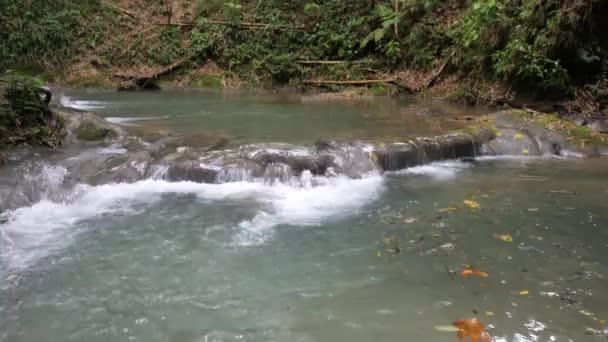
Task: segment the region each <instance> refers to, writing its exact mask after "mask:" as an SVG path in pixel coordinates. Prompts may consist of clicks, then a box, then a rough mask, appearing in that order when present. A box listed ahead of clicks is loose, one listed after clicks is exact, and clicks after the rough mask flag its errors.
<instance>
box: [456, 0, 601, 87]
mask: <svg viewBox="0 0 608 342" xmlns="http://www.w3.org/2000/svg"><path fill="white" fill-rule="evenodd" d="M607 14H608V10H607V7H606V5H605V4H602V3H601V1H596V0H591V1H583V0H549V1H535V0H503V1H499V0H489V1H486V0H476V1H473V4H472V6H471V7H470V8H469V9H468V11H466V13H465V15H464V16H463V17H462V18H461V19H460V20H459V23H458V26H457V27H455V28H454V29H453V30H452V37H453V38H454V40H455V42H456V44H457V47H458V48H459V50H460V56H461V58H462V62H463V66H465V67H466V68H470V69H473V68H474V69H475V70H477V72H478V73H479V74H482V75H483V74H489V75H491V76H493V77H495V78H497V79H501V80H504V81H505V82H507V83H509V84H512V85H516V86H518V87H526V88H531V89H537V90H540V91H542V92H558V93H567V92H569V91H570V87H571V86H572V85H573V83H572V82H577V81H578V82H587V81H589V80H590V77H589V76H593V75H597V74H598V73H601V70H602V63H601V61H603V60H606V58H607V57H608V56H607V53H608V50H607V47H608V46H607V44H606V42H607V38H606V37H605V35H602V34H600V33H599V32H601V31H602V28H603V25H604V24H603V23H602V21H603V20H605V19H602V18H605V16H606V15H607ZM604 68H605V66H604ZM581 70H584V71H585V72H583V73H581V72H580V71H581Z"/></svg>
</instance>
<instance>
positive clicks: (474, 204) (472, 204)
mask: <svg viewBox="0 0 608 342" xmlns="http://www.w3.org/2000/svg"><path fill="white" fill-rule="evenodd" d="M462 204H464V205H466V206H467V207H469V208H471V209H479V208H481V206H480V205H479V203H477V202H475V201H473V200H464V201H462Z"/></svg>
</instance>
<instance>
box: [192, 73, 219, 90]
mask: <svg viewBox="0 0 608 342" xmlns="http://www.w3.org/2000/svg"><path fill="white" fill-rule="evenodd" d="M190 85H191V86H193V87H198V88H214V89H221V88H224V87H225V79H224V75H211V74H204V75H199V76H196V77H195V78H194V79H192V81H191V82H190Z"/></svg>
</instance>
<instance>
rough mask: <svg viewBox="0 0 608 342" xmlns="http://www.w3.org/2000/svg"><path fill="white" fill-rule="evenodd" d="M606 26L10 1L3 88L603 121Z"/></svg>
mask: <svg viewBox="0 0 608 342" xmlns="http://www.w3.org/2000/svg"><path fill="white" fill-rule="evenodd" d="M607 15H608V1H605V0H547V1H536V0H448V1H438V0H317V1H301V0H294V1H283V0H281V1H279V0H241V1H239V0H230V1H224V0H197V1H194V0H193V1H186V0H146V1H144V0H84V1H70V0H52V1H51V0H36V1H33V0H27V1H22V0H6V1H3V2H2V3H0V75H1V74H5V76H3V77H4V78H6V77H7V76H6V73H7V72H9V74H10V73H12V74H15V73H25V74H28V75H33V76H36V77H38V78H39V79H40V80H41V81H44V82H47V81H50V82H56V83H59V84H63V85H67V86H72V87H84V88H88V87H119V88H127V89H129V88H137V87H142V86H148V85H151V84H155V83H156V82H158V81H168V82H172V83H174V84H179V85H184V86H197V87H236V86H253V87H259V86H264V87H268V86H282V85H289V86H327V87H333V88H335V87H338V88H339V87H341V86H350V85H353V84H354V85H359V86H363V87H364V89H365V91H367V92H371V93H372V94H384V93H387V92H393V93H395V92H412V93H423V94H425V93H431V94H433V93H434V92H437V93H439V94H441V95H444V96H448V97H450V98H452V99H455V100H461V101H468V102H477V101H482V102H490V103H495V104H502V103H503V102H508V100H509V99H512V98H513V97H514V96H524V97H526V98H530V99H535V100H537V99H551V100H558V101H561V102H563V103H566V104H568V106H566V108H567V110H569V111H571V112H578V113H585V114H597V113H599V112H602V111H603V110H605V107H606V105H607V104H608V81H606V76H607V75H608V35H607V34H605V33H606V32H608V23H607V22H606V20H605V19H604V18H606V16H607ZM5 83H6V82H5ZM3 108H7V107H6V105H3ZM6 112H7V109H3V113H6ZM3 115H4V116H6V114H3ZM9 116H10V115H9ZM6 121H7V120H6V119H3V124H5V123H4V122H6Z"/></svg>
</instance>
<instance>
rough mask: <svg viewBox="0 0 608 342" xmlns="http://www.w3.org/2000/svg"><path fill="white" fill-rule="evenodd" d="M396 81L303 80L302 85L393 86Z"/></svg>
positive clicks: (392, 79)
mask: <svg viewBox="0 0 608 342" xmlns="http://www.w3.org/2000/svg"><path fill="white" fill-rule="evenodd" d="M395 82H396V80H395V79H394V78H389V79H384V80H356V81H333V80H329V81H324V80H305V81H302V83H304V84H317V85H321V84H335V85H365V84H374V83H387V84H394V83H395Z"/></svg>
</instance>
